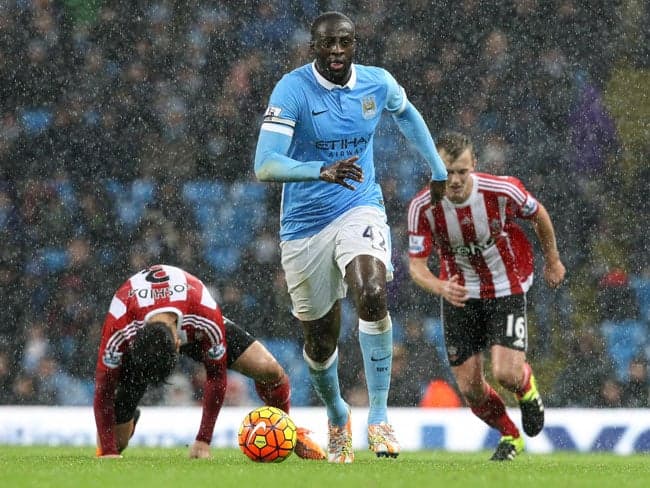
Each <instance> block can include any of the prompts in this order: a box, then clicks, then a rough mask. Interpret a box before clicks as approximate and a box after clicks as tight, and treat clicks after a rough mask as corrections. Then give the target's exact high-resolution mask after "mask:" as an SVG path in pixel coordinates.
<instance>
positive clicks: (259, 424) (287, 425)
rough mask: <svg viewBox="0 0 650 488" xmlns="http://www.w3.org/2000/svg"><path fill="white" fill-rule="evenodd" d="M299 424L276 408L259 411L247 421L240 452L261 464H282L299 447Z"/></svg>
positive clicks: (244, 422)
mask: <svg viewBox="0 0 650 488" xmlns="http://www.w3.org/2000/svg"><path fill="white" fill-rule="evenodd" d="M297 436H298V434H297V433H296V424H294V423H293V420H291V418H290V417H289V415H287V414H286V413H285V412H284V411H282V410H280V409H279V408H276V407H269V406H264V407H260V408H256V409H255V410H253V411H251V412H249V413H248V415H246V417H244V420H242V423H241V425H240V426H239V433H238V434H237V437H238V440H239V448H240V449H241V450H242V452H243V453H244V454H246V456H248V457H249V458H250V459H252V460H253V461H255V462H258V463H279V462H282V461H284V460H285V459H287V458H288V457H289V456H290V455H291V453H292V452H293V448H294V447H296V440H297V438H298V437H297Z"/></svg>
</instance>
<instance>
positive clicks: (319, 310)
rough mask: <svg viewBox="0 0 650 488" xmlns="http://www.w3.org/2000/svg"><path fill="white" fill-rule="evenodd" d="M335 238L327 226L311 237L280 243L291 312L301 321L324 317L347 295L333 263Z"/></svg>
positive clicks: (341, 278)
mask: <svg viewBox="0 0 650 488" xmlns="http://www.w3.org/2000/svg"><path fill="white" fill-rule="evenodd" d="M335 238H336V234H335V232H334V228H333V227H331V226H327V227H326V228H325V229H323V230H322V231H320V232H319V233H318V234H315V235H314V236H311V237H308V238H305V239H295V240H291V241H283V242H282V243H281V244H280V247H281V250H282V268H283V270H284V274H285V279H286V281H287V288H288V290H289V295H290V296H291V304H292V308H293V310H292V312H293V314H294V315H295V316H296V317H297V318H298V319H299V320H301V321H302V322H309V321H314V320H318V319H320V318H321V317H323V316H325V315H326V314H327V313H328V312H329V311H330V309H331V308H332V307H333V306H334V304H335V303H336V301H337V300H339V299H341V298H343V297H344V296H345V294H346V293H347V287H346V285H345V283H344V281H343V275H342V273H341V271H340V270H339V268H338V267H337V265H336V262H335V261H334V248H335Z"/></svg>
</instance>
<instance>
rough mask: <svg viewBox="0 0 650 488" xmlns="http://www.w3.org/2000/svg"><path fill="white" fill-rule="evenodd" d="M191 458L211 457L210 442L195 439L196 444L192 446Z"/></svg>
mask: <svg viewBox="0 0 650 488" xmlns="http://www.w3.org/2000/svg"><path fill="white" fill-rule="evenodd" d="M189 456H190V459H209V458H210V457H211V455H210V444H208V443H207V442H203V441H194V444H192V445H191V446H190V454H189Z"/></svg>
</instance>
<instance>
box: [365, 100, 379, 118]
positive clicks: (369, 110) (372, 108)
mask: <svg viewBox="0 0 650 488" xmlns="http://www.w3.org/2000/svg"><path fill="white" fill-rule="evenodd" d="M361 113H362V114H363V118H364V119H372V118H373V117H374V116H375V115H377V102H376V101H375V96H374V95H368V96H367V97H363V98H362V99H361Z"/></svg>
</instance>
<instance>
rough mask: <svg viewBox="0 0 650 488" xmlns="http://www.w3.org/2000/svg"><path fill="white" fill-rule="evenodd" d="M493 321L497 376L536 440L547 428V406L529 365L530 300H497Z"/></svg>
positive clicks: (520, 298) (495, 301)
mask: <svg viewBox="0 0 650 488" xmlns="http://www.w3.org/2000/svg"><path fill="white" fill-rule="evenodd" d="M491 320H492V321H493V323H492V327H493V329H492V330H493V334H494V344H495V345H494V346H492V350H491V354H492V372H493V376H494V378H495V379H496V380H497V381H498V382H499V383H500V384H501V385H502V386H503V387H504V388H506V389H507V390H508V391H511V392H512V393H514V395H515V398H516V399H517V401H518V402H519V406H520V409H521V415H522V425H523V428H524V432H526V434H527V435H529V436H531V437H533V436H536V435H537V434H539V433H540V432H541V430H542V428H543V427H544V404H543V402H542V398H541V395H540V394H539V390H538V389H537V382H536V380H535V376H534V375H533V371H532V368H531V366H530V364H528V363H527V362H526V348H527V345H528V327H527V325H528V322H527V314H526V296H525V295H512V296H509V297H503V298H499V299H496V300H494V304H493V310H491Z"/></svg>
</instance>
